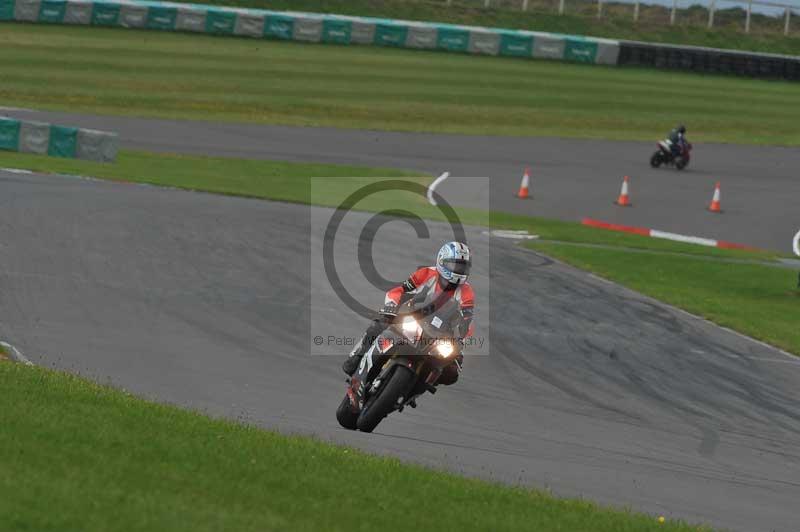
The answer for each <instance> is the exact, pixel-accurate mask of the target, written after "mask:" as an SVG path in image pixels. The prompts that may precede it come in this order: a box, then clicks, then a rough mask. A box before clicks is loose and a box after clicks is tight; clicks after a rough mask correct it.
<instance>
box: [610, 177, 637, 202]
mask: <svg viewBox="0 0 800 532" xmlns="http://www.w3.org/2000/svg"><path fill="white" fill-rule="evenodd" d="M614 203H615V204H617V205H619V206H620V207H632V206H633V203H631V198H630V196H629V195H628V176H625V180H624V181H623V182H622V190H620V191H619V198H617V201H615V202H614Z"/></svg>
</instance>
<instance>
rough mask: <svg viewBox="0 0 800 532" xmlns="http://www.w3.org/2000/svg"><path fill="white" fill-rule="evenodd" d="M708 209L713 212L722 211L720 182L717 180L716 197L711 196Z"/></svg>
mask: <svg viewBox="0 0 800 532" xmlns="http://www.w3.org/2000/svg"><path fill="white" fill-rule="evenodd" d="M708 210H709V211H711V212H718V213H719V212H722V207H721V206H720V203H719V182H717V186H716V187H715V188H714V197H713V198H711V205H709V206H708Z"/></svg>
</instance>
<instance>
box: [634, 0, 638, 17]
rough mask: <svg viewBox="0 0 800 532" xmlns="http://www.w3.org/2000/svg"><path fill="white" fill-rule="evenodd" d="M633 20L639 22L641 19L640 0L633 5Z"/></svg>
mask: <svg viewBox="0 0 800 532" xmlns="http://www.w3.org/2000/svg"><path fill="white" fill-rule="evenodd" d="M633 21H634V22H638V21H639V2H638V0H637V2H636V4H634V6H633Z"/></svg>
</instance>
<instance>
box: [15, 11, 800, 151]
mask: <svg viewBox="0 0 800 532" xmlns="http://www.w3.org/2000/svg"><path fill="white" fill-rule="evenodd" d="M0 49H1V50H3V53H2V54H0V71H2V73H3V81H2V83H0V101H2V102H3V105H9V106H18V107H32V108H40V109H56V110H68V111H74V112H87V113H98V114H120V115H131V116H149V117H167V118H188V119H203V120H217V121H225V120H227V121H243V122H262V123H271V124H293V125H306V126H337V127H348V128H365V129H387V130H389V129H390V130H403V131H433V132H451V133H467V134H487V135H551V136H565V137H583V138H606V139H635V140H652V139H657V138H660V137H661V136H663V135H664V134H665V132H666V131H667V130H668V129H669V128H670V127H672V126H674V123H675V122H676V121H678V120H683V121H686V122H689V123H690V126H691V132H692V139H693V140H695V141H696V142H714V141H718V142H745V143H762V144H786V145H798V144H800V129H799V128H798V127H797V124H798V123H800V106H798V105H796V102H797V99H798V96H799V95H800V86H798V85H797V84H793V83H789V82H768V81H759V80H750V79H741V78H732V77H719V76H699V75H694V74H688V73H674V72H659V71H652V70H640V69H618V68H613V67H599V66H588V65H576V64H564V63H556V62H548V61H531V60H519V59H508V58H494V57H473V56H468V55H457V54H442V53H433V52H415V51H408V50H396V49H385V48H375V47H358V46H352V47H345V46H325V45H311V44H298V43H285V42H274V41H264V40H250V39H240V38H232V37H230V38H220V37H212V36H202V35H185V34H175V33H159V32H145V31H131V30H122V29H102V28H79V27H64V26H44V25H27V24H11V23H3V24H0ZM198 50H202V53H198ZM667 101H668V102H669V105H668V106H667V105H664V103H663V102H667ZM744 108H746V109H748V112H746V113H743V112H742V109H744Z"/></svg>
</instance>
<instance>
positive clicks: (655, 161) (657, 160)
mask: <svg viewBox="0 0 800 532" xmlns="http://www.w3.org/2000/svg"><path fill="white" fill-rule="evenodd" d="M662 162H663V161H662V160H661V152H660V151H657V152H655V153H654V154H653V156H652V157H650V166H652V167H653V168H658V167H659V166H661V163H662Z"/></svg>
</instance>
